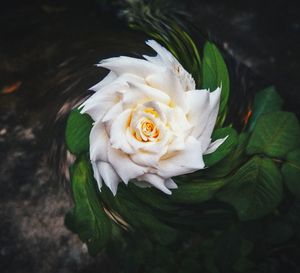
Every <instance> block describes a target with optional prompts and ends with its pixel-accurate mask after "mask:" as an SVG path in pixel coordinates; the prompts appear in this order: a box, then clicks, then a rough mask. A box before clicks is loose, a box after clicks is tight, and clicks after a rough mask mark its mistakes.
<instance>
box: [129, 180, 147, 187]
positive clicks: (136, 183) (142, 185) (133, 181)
mask: <svg viewBox="0 0 300 273" xmlns="http://www.w3.org/2000/svg"><path fill="white" fill-rule="evenodd" d="M132 183H134V184H135V185H136V186H138V187H140V188H150V187H151V184H149V183H148V182H146V181H138V180H132Z"/></svg>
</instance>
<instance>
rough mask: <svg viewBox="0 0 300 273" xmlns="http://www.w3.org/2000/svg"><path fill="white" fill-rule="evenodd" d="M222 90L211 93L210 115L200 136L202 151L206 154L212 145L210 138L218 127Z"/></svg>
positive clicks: (218, 89)
mask: <svg viewBox="0 0 300 273" xmlns="http://www.w3.org/2000/svg"><path fill="white" fill-rule="evenodd" d="M220 95H221V89H220V88H219V87H218V88H217V89H216V90H215V91H214V92H211V93H210V99H209V106H210V115H209V117H208V120H207V123H206V126H205V128H204V130H203V132H202V134H201V136H200V138H199V139H200V140H201V142H202V151H203V152H205V151H206V150H207V148H208V146H209V144H210V141H211V140H210V137H211V134H212V132H213V129H214V127H215V125H216V120H217V117H218V112H219V105H220Z"/></svg>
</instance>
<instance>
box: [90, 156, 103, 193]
mask: <svg viewBox="0 0 300 273" xmlns="http://www.w3.org/2000/svg"><path fill="white" fill-rule="evenodd" d="M91 163H92V167H93V172H94V178H95V179H96V181H97V185H98V189H99V191H101V188H102V178H101V175H100V170H99V168H98V163H97V162H95V161H91Z"/></svg>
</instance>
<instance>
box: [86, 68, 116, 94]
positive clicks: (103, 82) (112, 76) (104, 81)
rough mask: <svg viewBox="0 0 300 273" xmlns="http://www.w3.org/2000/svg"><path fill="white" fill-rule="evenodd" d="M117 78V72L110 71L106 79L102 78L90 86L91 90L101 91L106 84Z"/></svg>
mask: <svg viewBox="0 0 300 273" xmlns="http://www.w3.org/2000/svg"><path fill="white" fill-rule="evenodd" d="M116 78H117V75H116V73H114V72H112V71H110V72H109V73H108V74H107V75H106V77H105V78H104V79H102V80H101V81H100V82H98V83H97V84H95V85H94V86H92V87H91V88H89V90H92V91H99V90H100V89H102V88H103V87H104V86H105V85H107V84H110V83H111V82H113V81H114V80H115V79H116Z"/></svg>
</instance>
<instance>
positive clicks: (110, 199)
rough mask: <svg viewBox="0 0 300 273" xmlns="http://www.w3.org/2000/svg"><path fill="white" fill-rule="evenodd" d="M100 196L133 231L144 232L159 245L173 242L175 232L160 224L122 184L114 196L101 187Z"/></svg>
mask: <svg viewBox="0 0 300 273" xmlns="http://www.w3.org/2000/svg"><path fill="white" fill-rule="evenodd" d="M100 195H101V197H103V198H104V200H105V201H106V203H107V204H108V205H109V207H110V208H113V209H114V210H115V211H116V212H117V213H118V214H119V215H120V216H121V217H122V218H123V219H124V220H125V221H126V223H128V224H129V225H130V226H131V227H132V228H133V229H135V230H137V231H139V232H145V233H146V235H147V236H148V237H149V238H151V239H153V240H155V241H156V242H159V243H160V244H164V245H168V244H170V243H171V242H173V241H174V240H175V238H176V236H177V231H176V230H175V229H173V228H172V227H170V226H168V225H166V224H164V223H162V222H160V221H159V220H158V219H157V217H156V216H155V214H154V213H153V211H152V210H151V208H150V207H149V206H147V205H145V204H143V203H142V202H141V200H139V198H137V197H136V196H134V195H133V194H132V192H131V191H130V190H128V188H127V186H125V185H124V184H120V185H119V187H118V194H117V195H116V196H113V195H112V193H111V192H110V191H109V190H108V188H107V187H106V186H103V187H102V189H101V193H100Z"/></svg>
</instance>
